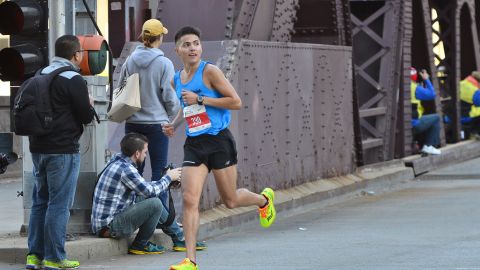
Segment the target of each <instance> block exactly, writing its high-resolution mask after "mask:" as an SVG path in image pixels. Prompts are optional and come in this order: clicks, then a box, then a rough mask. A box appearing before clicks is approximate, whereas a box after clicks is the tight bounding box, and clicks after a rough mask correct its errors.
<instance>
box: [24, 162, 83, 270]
mask: <svg viewBox="0 0 480 270" xmlns="http://www.w3.org/2000/svg"><path fill="white" fill-rule="evenodd" d="M32 160H33V176H34V178H35V180H34V181H35V183H34V186H33V194H32V202H33V204H32V212H31V214H30V222H29V225H28V249H29V254H36V255H37V256H38V257H39V258H44V259H46V260H51V261H56V260H63V259H66V252H65V236H66V231H67V224H68V219H69V218H70V208H71V207H72V205H73V199H74V197H75V189H76V187H77V179H78V174H79V172H80V154H78V153H76V154H34V153H32Z"/></svg>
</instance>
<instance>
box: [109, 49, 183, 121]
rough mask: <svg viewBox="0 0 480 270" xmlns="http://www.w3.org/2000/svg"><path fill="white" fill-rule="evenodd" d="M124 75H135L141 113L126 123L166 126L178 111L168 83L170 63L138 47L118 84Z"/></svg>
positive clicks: (156, 52)
mask: <svg viewBox="0 0 480 270" xmlns="http://www.w3.org/2000/svg"><path fill="white" fill-rule="evenodd" d="M126 68H127V69H128V74H133V73H138V75H139V78H140V100H141V104H142V109H140V110H139V111H138V112H136V113H134V114H133V115H132V116H131V117H130V118H128V119H127V122H128V123H137V124H140V123H141V124H161V123H168V122H170V120H169V118H173V117H175V116H176V115H177V113H178V110H179V109H180V101H179V100H178V98H177V96H176V94H175V90H174V89H173V88H172V85H171V83H170V82H171V80H172V78H173V75H174V72H175V71H174V68H173V64H172V61H170V59H168V58H167V57H165V56H164V54H163V52H162V51H161V50H160V49H157V48H148V47H145V46H143V45H140V46H138V47H137V48H136V49H135V51H134V52H133V53H132V54H131V55H130V57H128V59H127V61H126V62H125V63H124V64H123V66H122V70H121V72H120V78H119V80H118V81H119V82H122V81H123V80H124V79H125V77H126V75H127V74H126V71H127V70H126Z"/></svg>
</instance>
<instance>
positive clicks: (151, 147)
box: [125, 123, 168, 209]
mask: <svg viewBox="0 0 480 270" xmlns="http://www.w3.org/2000/svg"><path fill="white" fill-rule="evenodd" d="M130 132H135V133H140V134H143V135H145V136H146V137H147V139H148V153H149V156H150V165H151V166H152V179H151V180H152V181H158V180H160V179H161V178H162V176H163V170H164V168H165V167H166V166H167V158H168V137H167V136H165V134H163V132H162V125H160V124H133V123H125V134H127V133H130ZM144 168H145V162H143V164H142V165H141V166H140V167H139V168H138V172H139V173H140V175H143V169H144ZM160 199H161V200H162V202H163V205H164V206H165V207H166V208H167V209H168V203H167V199H168V193H167V192H163V193H162V194H160Z"/></svg>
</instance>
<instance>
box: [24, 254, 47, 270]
mask: <svg viewBox="0 0 480 270" xmlns="http://www.w3.org/2000/svg"><path fill="white" fill-rule="evenodd" d="M42 267H43V262H42V260H40V259H39V258H38V257H37V255H35V254H30V255H28V256H27V263H26V266H25V268H26V269H42Z"/></svg>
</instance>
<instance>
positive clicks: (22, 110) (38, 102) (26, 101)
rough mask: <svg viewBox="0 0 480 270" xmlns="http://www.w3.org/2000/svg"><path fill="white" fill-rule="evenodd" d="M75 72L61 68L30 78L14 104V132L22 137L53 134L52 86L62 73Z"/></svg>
mask: <svg viewBox="0 0 480 270" xmlns="http://www.w3.org/2000/svg"><path fill="white" fill-rule="evenodd" d="M68 70H73V69H72V68H71V67H61V68H58V69H56V70H54V71H52V72H51V73H49V74H40V72H41V70H39V71H38V72H37V73H36V74H35V76H33V77H32V78H29V79H28V80H26V81H25V82H23V83H22V85H21V86H20V88H19V90H18V93H17V94H16V95H15V99H14V102H13V110H12V113H13V125H12V126H13V128H12V129H13V131H14V132H15V134H17V135H20V136H42V135H47V134H49V133H50V132H52V127H53V124H52V123H53V109H52V105H51V100H50V86H51V84H52V81H53V79H54V78H55V77H56V76H57V75H58V74H60V73H62V72H64V71H68Z"/></svg>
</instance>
